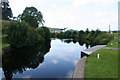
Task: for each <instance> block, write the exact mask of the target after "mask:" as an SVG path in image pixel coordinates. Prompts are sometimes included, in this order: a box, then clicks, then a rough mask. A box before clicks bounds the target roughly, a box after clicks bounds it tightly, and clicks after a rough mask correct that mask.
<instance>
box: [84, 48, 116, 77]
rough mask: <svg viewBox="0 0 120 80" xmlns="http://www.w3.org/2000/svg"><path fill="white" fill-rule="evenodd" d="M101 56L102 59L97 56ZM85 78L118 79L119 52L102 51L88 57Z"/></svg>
mask: <svg viewBox="0 0 120 80" xmlns="http://www.w3.org/2000/svg"><path fill="white" fill-rule="evenodd" d="M97 54H100V59H97V58H96V55H97ZM85 78H118V50H112V49H109V50H108V49H101V50H98V51H96V52H94V53H93V54H91V55H90V57H88V59H87V62H86V66H85Z"/></svg>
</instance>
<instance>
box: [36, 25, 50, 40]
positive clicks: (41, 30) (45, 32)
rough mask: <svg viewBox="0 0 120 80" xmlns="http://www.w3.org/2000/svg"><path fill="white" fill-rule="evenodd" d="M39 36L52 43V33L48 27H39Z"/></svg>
mask: <svg viewBox="0 0 120 80" xmlns="http://www.w3.org/2000/svg"><path fill="white" fill-rule="evenodd" d="M37 32H38V35H39V36H41V37H43V39H44V40H45V41H50V31H49V29H48V28H47V27H44V26H42V27H39V28H37Z"/></svg>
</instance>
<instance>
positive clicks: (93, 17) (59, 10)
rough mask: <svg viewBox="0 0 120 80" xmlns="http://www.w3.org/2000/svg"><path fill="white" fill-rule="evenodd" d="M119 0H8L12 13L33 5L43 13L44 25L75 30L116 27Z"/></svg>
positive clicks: (14, 13)
mask: <svg viewBox="0 0 120 80" xmlns="http://www.w3.org/2000/svg"><path fill="white" fill-rule="evenodd" d="M118 1H119V0H9V4H10V7H11V8H12V11H13V15H14V16H18V14H21V13H22V12H23V10H24V9H25V8H26V7H30V6H34V7H36V8H37V9H38V10H39V11H41V12H42V13H43V18H44V20H45V26H47V27H53V28H64V27H68V28H69V29H76V30H86V28H89V30H91V29H93V30H96V29H97V28H99V29H100V30H106V31H108V28H109V27H108V26H109V25H111V30H117V29H118Z"/></svg>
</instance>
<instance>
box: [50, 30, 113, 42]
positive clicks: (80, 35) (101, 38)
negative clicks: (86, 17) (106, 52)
mask: <svg viewBox="0 0 120 80" xmlns="http://www.w3.org/2000/svg"><path fill="white" fill-rule="evenodd" d="M51 36H52V38H60V39H63V38H64V39H73V40H74V41H77V42H89V43H93V44H107V43H108V42H109V41H111V39H113V35H111V34H110V33H107V32H103V31H100V30H99V29H97V30H92V31H89V29H88V28H87V29H86V31H83V30H80V31H76V30H67V31H65V32H60V33H51Z"/></svg>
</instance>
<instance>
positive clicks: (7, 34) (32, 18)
mask: <svg viewBox="0 0 120 80" xmlns="http://www.w3.org/2000/svg"><path fill="white" fill-rule="evenodd" d="M33 14H34V15H33ZM16 19H17V20H11V21H4V23H3V26H2V27H3V29H2V33H3V36H2V42H3V44H2V47H5V46H9V45H10V46H11V47H13V48H21V47H28V46H33V45H35V44H38V43H43V42H45V43H46V42H50V31H49V29H48V28H47V27H45V26H44V25H43V23H44V20H43V16H42V13H41V12H40V11H38V10H37V9H36V8H35V7H26V8H25V10H24V11H23V13H22V14H20V15H19V16H18V17H17V18H16ZM39 25H42V26H40V27H38V26H39Z"/></svg>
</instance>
